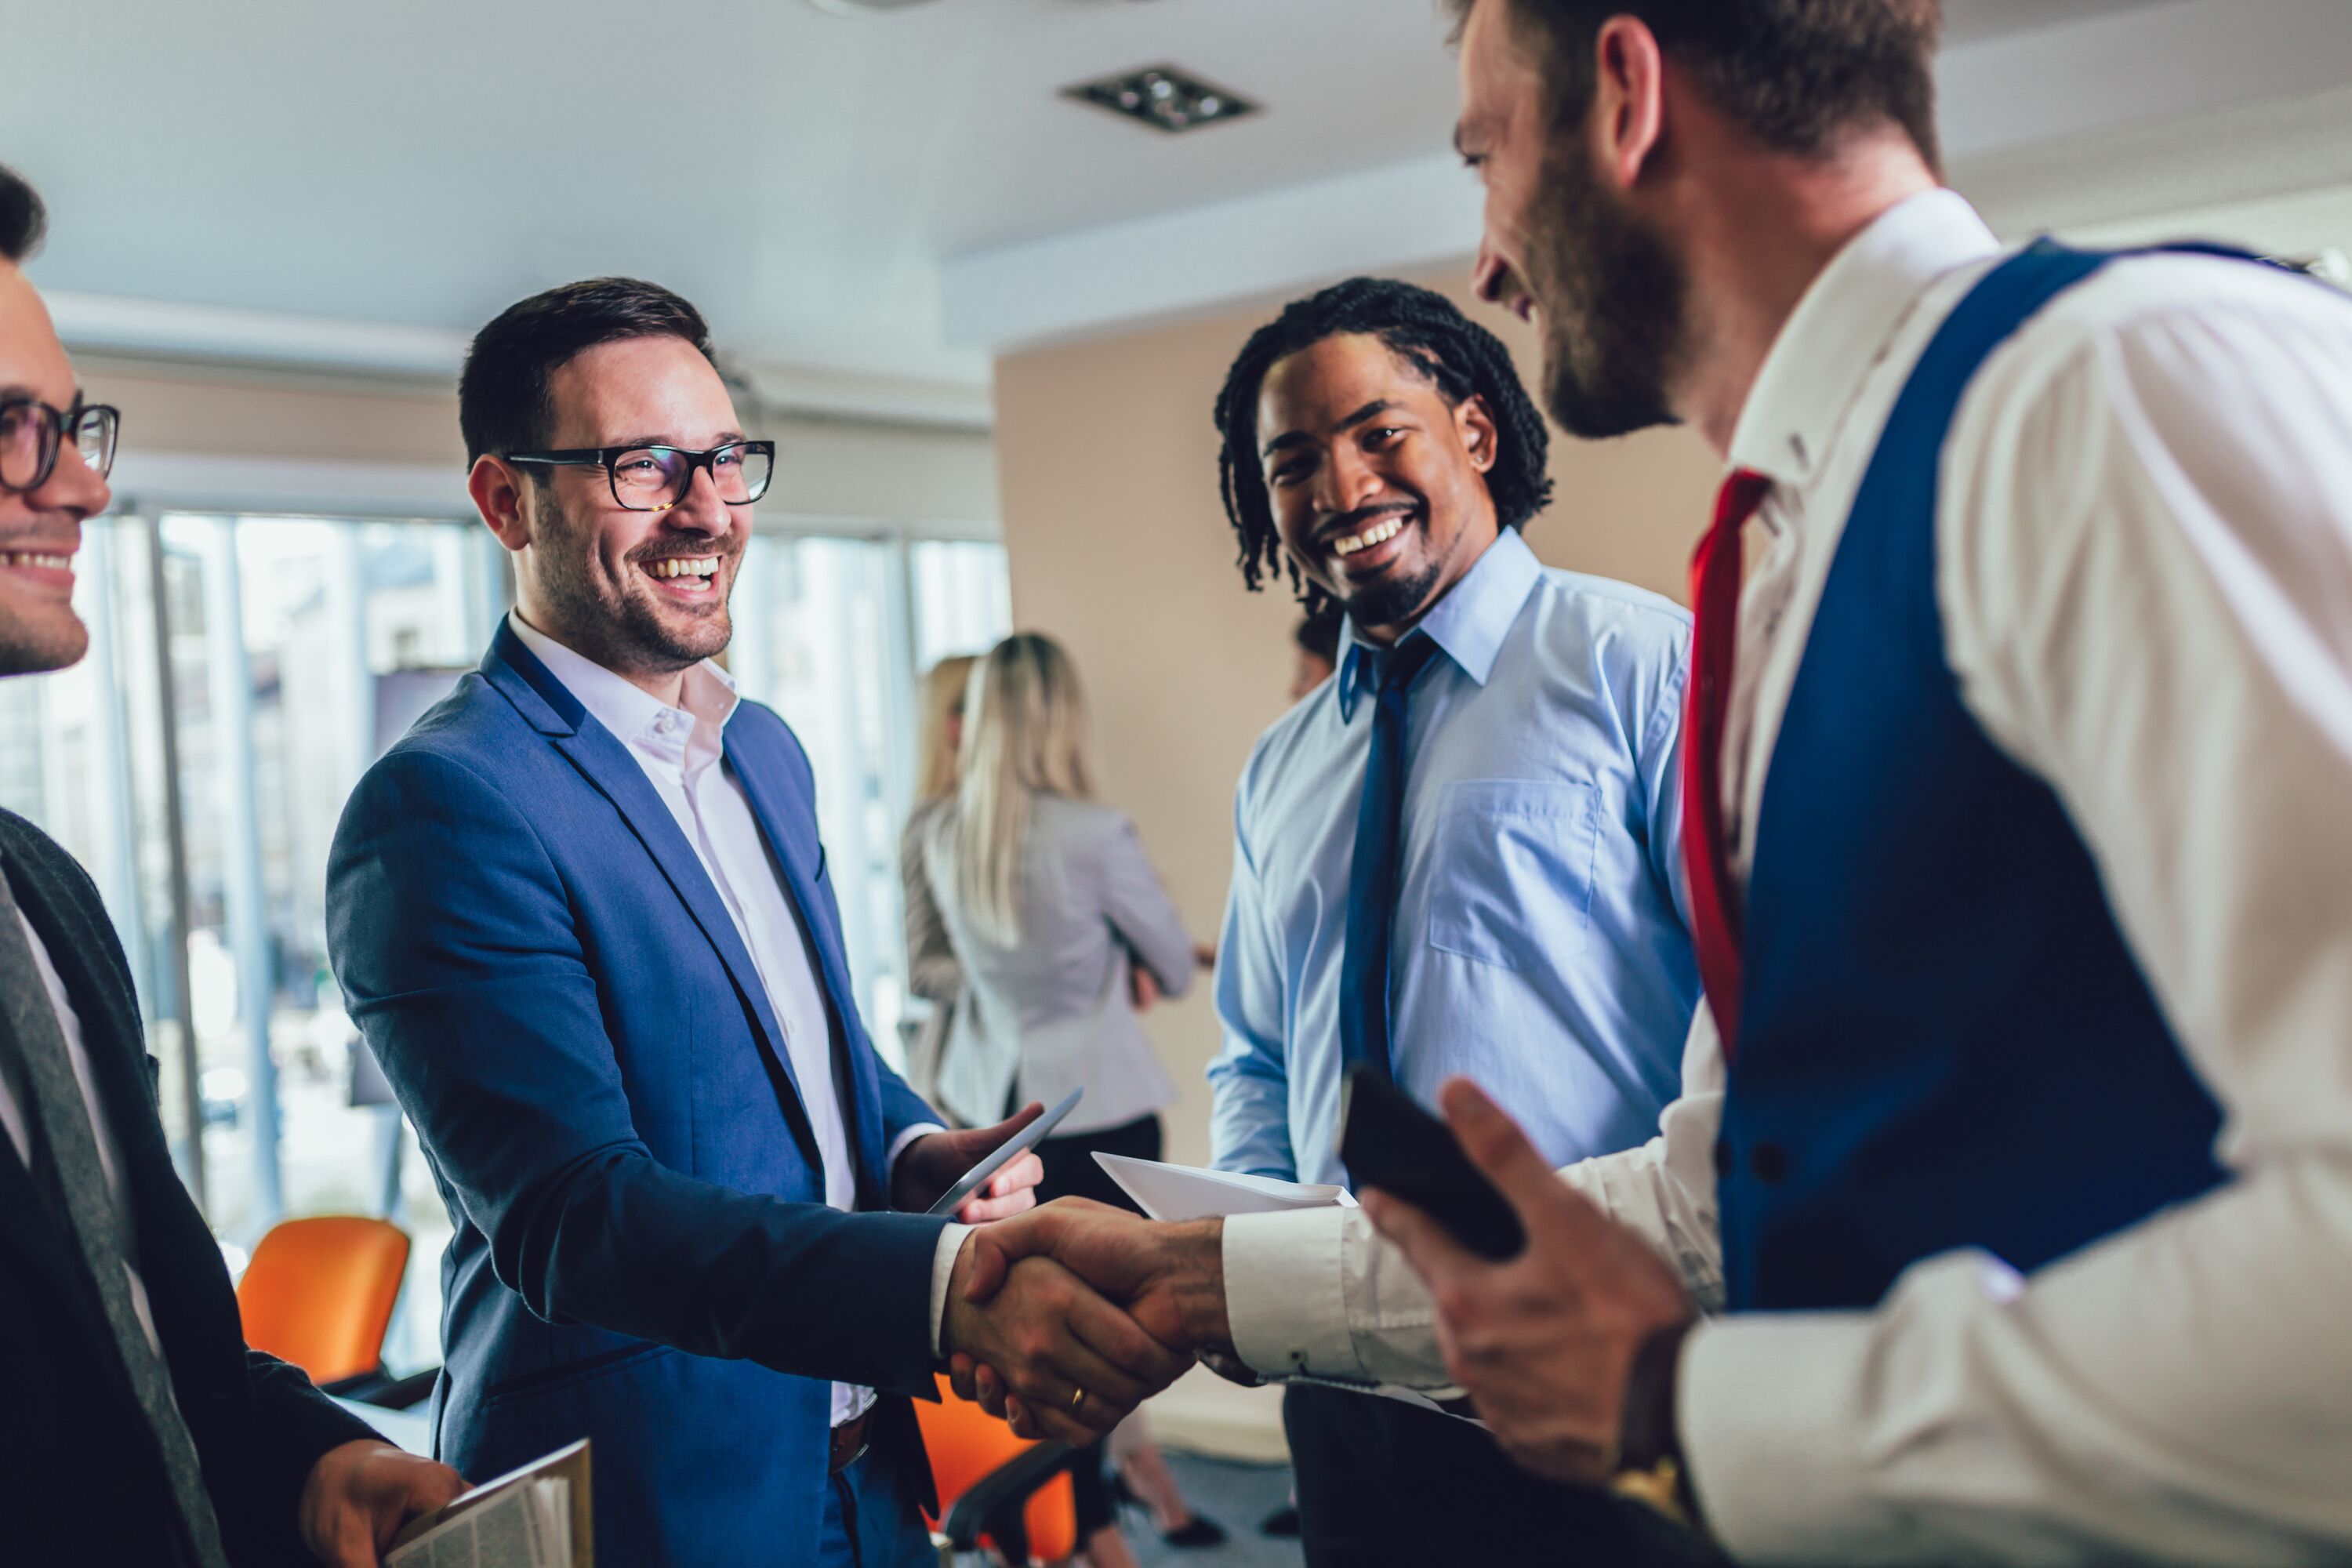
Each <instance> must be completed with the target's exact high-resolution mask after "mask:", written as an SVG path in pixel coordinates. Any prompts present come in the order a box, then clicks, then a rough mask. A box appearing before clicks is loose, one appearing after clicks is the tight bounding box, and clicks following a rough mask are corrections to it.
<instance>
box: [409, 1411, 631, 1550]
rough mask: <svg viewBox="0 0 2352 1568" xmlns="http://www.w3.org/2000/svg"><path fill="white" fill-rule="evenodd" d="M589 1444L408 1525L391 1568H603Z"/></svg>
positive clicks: (516, 1473)
mask: <svg viewBox="0 0 2352 1568" xmlns="http://www.w3.org/2000/svg"><path fill="white" fill-rule="evenodd" d="M589 1519H590V1498H589V1492H588V1439H586V1438H585V1437H583V1438H581V1439H580V1440H579V1441H578V1442H576V1443H572V1444H569V1445H567V1446H565V1447H561V1448H558V1449H556V1450H555V1452H553V1453H551V1454H550V1455H548V1456H547V1457H546V1458H542V1459H536V1460H533V1461H532V1462H531V1463H530V1464H528V1465H525V1466H523V1467H522V1468H520V1469H519V1470H509V1471H508V1472H507V1473H506V1474H505V1475H503V1476H500V1477H499V1478H498V1479H496V1480H493V1481H485V1482H483V1483H482V1484H481V1485H480V1486H478V1487H476V1488H475V1489H473V1490H471V1491H469V1492H467V1494H466V1495H465V1496H463V1497H461V1498H458V1499H457V1500H454V1501H452V1502H451V1503H449V1504H448V1505H447V1506H446V1507H444V1508H438V1509H436V1510H433V1511H432V1512H431V1513H428V1514H425V1515H422V1516H420V1517H419V1518H416V1519H413V1520H411V1521H408V1523H407V1525H406V1526H405V1527H404V1528H403V1529H402V1531H401V1532H400V1533H399V1534H398V1535H397V1536H395V1537H394V1538H393V1542H392V1550H391V1551H390V1552H385V1553H384V1558H383V1568H595V1557H596V1552H595V1542H594V1540H593V1531H592V1529H591V1527H590V1524H589Z"/></svg>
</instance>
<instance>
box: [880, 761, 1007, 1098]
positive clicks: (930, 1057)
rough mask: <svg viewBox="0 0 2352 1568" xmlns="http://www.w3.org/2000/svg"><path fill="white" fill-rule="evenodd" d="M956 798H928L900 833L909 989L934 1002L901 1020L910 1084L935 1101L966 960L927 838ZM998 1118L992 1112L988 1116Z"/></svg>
mask: <svg viewBox="0 0 2352 1568" xmlns="http://www.w3.org/2000/svg"><path fill="white" fill-rule="evenodd" d="M953 804H954V798H953V797H952V796H943V797H941V798H940V799H937V800H927V801H925V802H923V803H922V804H921V805H918V806H917V807H915V810H914V813H913V815H912V816H908V818H907V830H906V832H904V833H903V834H901V835H899V837H898V887H899V891H900V894H901V895H902V899H901V904H900V907H901V909H902V910H904V911H905V915H906V925H907V989H908V991H910V992H912V993H913V994H916V995H917V996H919V997H921V998H922V999H923V1000H924V1001H926V1002H929V1004H930V1005H931V1010H930V1011H929V1013H928V1014H926V1015H925V1016H923V1017H922V1019H921V1020H920V1021H919V1024H917V1025H916V1026H913V1027H911V1028H909V1027H908V1026H906V1025H903V1024H902V1025H900V1026H899V1027H900V1029H901V1031H902V1034H901V1038H902V1039H903V1040H904V1041H905V1044H906V1047H907V1087H908V1088H909V1089H913V1090H914V1091H915V1092H916V1093H917V1094H919V1095H921V1096H922V1097H923V1098H924V1099H925V1100H929V1101H930V1102H931V1103H932V1104H934V1105H936V1104H938V1103H939V1087H940V1061H941V1060H942V1059H944V1058H945V1055H946V1053H947V1051H948V1050H949V1049H950V1047H951V1046H952V1045H953V1043H954V1041H955V1038H956V1037H957V1035H958V1034H959V1033H960V1032H961V1031H960V1028H959V1026H960V1025H961V1024H962V1023H963V1022H964V1016H963V1015H964V1013H965V1011H966V1009H965V1007H964V1003H963V961H962V960H961V959H959V958H958V957H956V953H955V946H954V944H953V943H951V942H949V941H948V928H947V927H946V925H945V924H943V923H942V922H941V921H940V906H939V901H938V900H935V899H934V898H932V897H931V873H930V868H929V867H927V866H925V865H924V864H923V842H924V840H925V839H926V838H928V837H929V835H930V831H931V824H933V823H934V822H936V821H938V820H939V818H940V814H941V813H942V812H945V811H946V810H947V809H948V808H949V807H950V806H951V805H953ZM997 1120H999V1119H998V1118H996V1117H990V1118H989V1121H997Z"/></svg>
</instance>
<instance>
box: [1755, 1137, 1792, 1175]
mask: <svg viewBox="0 0 2352 1568" xmlns="http://www.w3.org/2000/svg"><path fill="white" fill-rule="evenodd" d="M1748 1169H1749V1170H1750V1171H1753V1172H1754V1173H1756V1179H1757V1180H1758V1181H1759V1182H1766V1183H1771V1182H1777V1181H1780V1179H1781V1178H1782V1177H1784V1176H1786V1175H1787V1174H1788V1173H1789V1152H1788V1151H1787V1150H1786V1149H1783V1148H1781V1147H1780V1145H1779V1144H1778V1143H1759V1144H1758V1145H1756V1147H1754V1148H1753V1149H1750V1150H1749V1151H1748Z"/></svg>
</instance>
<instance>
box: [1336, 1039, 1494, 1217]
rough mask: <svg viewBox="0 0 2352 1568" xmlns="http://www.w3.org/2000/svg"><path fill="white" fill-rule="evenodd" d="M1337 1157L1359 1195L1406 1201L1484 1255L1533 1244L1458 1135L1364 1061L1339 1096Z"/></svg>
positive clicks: (1357, 1066) (1352, 1074)
mask: <svg viewBox="0 0 2352 1568" xmlns="http://www.w3.org/2000/svg"><path fill="white" fill-rule="evenodd" d="M1339 1160H1340V1163H1343V1164H1345V1165H1346V1166H1347V1167H1348V1175H1349V1179H1350V1180H1351V1181H1353V1182H1354V1183H1355V1184H1356V1190H1357V1191H1359V1192H1361V1191H1362V1190H1363V1189H1365V1188H1366V1187H1378V1188H1380V1189H1381V1191H1382V1192H1384V1193H1388V1194H1392V1195H1394V1196H1396V1197H1400V1198H1402V1199H1403V1200H1404V1201H1405V1202H1407V1203H1409V1204H1411V1205H1412V1206H1413V1207H1415V1208H1417V1209H1419V1210H1421V1212H1422V1213H1423V1214H1425V1215H1429V1216H1430V1217H1431V1218H1432V1219H1434V1220H1435V1221H1437V1223H1438V1224H1440V1225H1442V1226H1444V1227H1445V1228H1446V1230H1447V1231H1449V1232H1450V1233H1452V1235H1453V1237H1454V1240H1456V1241H1458V1242H1460V1243H1461V1244H1462V1245H1463V1246H1465V1247H1468V1248H1469V1249H1470V1250H1471V1251H1473V1252H1475V1253H1476V1254H1477V1255H1478V1256H1479V1257H1481V1258H1490V1259H1492V1260H1494V1261H1495V1262H1497V1263H1500V1262H1502V1261H1504V1260H1505V1259H1507V1258H1517V1256H1518V1255H1519V1252H1520V1251H1521V1249H1522V1248H1524V1247H1526V1246H1527V1244H1528V1237H1527V1232H1526V1231H1525V1230H1523V1229H1521V1228H1520V1226H1519V1216H1518V1214H1517V1211H1515V1210H1514V1209H1513V1208H1512V1207H1511V1205H1510V1202H1509V1200H1507V1198H1505V1197H1504V1196H1503V1194H1501V1193H1500V1192H1498V1191H1496V1187H1495V1184H1494V1183H1492V1182H1490V1181H1488V1180H1487V1179H1486V1174H1485V1173H1484V1172H1482V1171H1480V1170H1479V1169H1478V1167H1477V1166H1475V1165H1474V1164H1472V1163H1470V1156H1469V1155H1467V1154H1465V1153H1464V1152H1462V1145H1461V1144H1460V1143H1459V1142H1456V1141H1455V1140H1454V1130H1453V1129H1452V1128H1450V1127H1448V1126H1446V1125H1445V1123H1444V1122H1443V1121H1439V1120H1438V1119H1437V1118H1436V1117H1434V1116H1433V1115H1431V1114H1430V1113H1429V1112H1428V1111H1427V1110H1423V1109H1422V1107H1421V1105H1420V1103H1419V1102H1418V1101H1416V1100H1414V1099H1413V1098H1412V1096H1411V1095H1409V1094H1407V1093H1405V1091H1404V1090H1402V1089H1399V1088H1397V1086H1396V1085H1394V1084H1393V1083H1391V1082H1390V1081H1389V1080H1388V1079H1385V1078H1383V1077H1381V1074H1379V1073H1378V1072H1376V1071H1374V1070H1373V1069H1372V1068H1370V1067H1367V1066H1366V1065H1364V1064H1363V1063H1361V1062H1359V1063H1357V1064H1356V1065H1355V1066H1354V1067H1352V1068H1349V1069H1348V1081H1347V1083H1346V1084H1345V1085H1344V1086H1343V1087H1342V1088H1341V1089H1340V1093H1339Z"/></svg>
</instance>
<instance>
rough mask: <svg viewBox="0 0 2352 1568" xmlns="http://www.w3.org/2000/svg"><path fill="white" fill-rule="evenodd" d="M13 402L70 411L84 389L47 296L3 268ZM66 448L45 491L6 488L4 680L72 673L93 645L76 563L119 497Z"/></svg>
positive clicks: (2, 394)
mask: <svg viewBox="0 0 2352 1568" xmlns="http://www.w3.org/2000/svg"><path fill="white" fill-rule="evenodd" d="M13 397H35V398H38V399H40V400H41V401H42V402H44V403H47V404H48V405H50V406H51V407H53V408H60V409H70V408H71V407H73V405H74V398H75V382H74V373H73V365H72V364H71V363H69V362H68V360H67V358H66V351H65V348H64V346H63V345H61V344H60V343H59V342H58V334H57V330H56V329H55V328H54V327H52V326H51V325H50V324H49V312H48V310H47V307H45V306H44V305H43V304H42V303H41V297H40V296H39V295H38V294H37V293H35V292H34V290H33V286H32V284H31V283H30V282H28V281H26V278H25V275H24V274H23V273H22V272H19V271H18V270H17V269H16V267H15V266H13V265H12V264H10V263H9V262H6V261H5V260H0V398H13ZM34 439H37V437H35V435H34V432H33V431H32V429H31V427H30V426H29V425H26V426H23V427H22V428H18V429H0V440H5V441H16V440H34ZM61 447H62V449H61V450H60V451H59V452H58V461H57V467H56V468H55V469H54V470H52V471H51V473H50V475H49V477H48V478H47V479H46V480H44V481H43V482H42V484H41V485H40V487H39V488H38V489H32V490H26V491H22V492H18V491H11V490H0V675H24V674H29V673H32V672H35V671H38V670H47V669H62V668H65V667H66V666H67V665H69V664H71V663H73V662H74V661H75V660H77V659H79V658H81V656H82V654H83V653H84V652H85V651H87V650H88V648H89V629H88V628H87V627H85V626H83V625H82V624H81V617H80V616H77V615H75V614H74V609H73V588H74V574H73V557H74V554H75V552H77V551H79V549H80V548H81V525H82V523H83V521H85V520H86V519H89V518H90V517H93V516H95V515H97V514H98V513H100V512H102V511H104V510H106V508H107V503H108V502H109V500H110V499H111V498H110V495H109V494H108V491H107V488H106V481H105V480H104V479H100V478H99V477H98V476H97V475H96V474H94V473H92V472H90V470H89V465H87V464H86V463H84V462H83V461H82V459H81V454H80V452H79V450H78V449H77V448H76V447H75V445H74V443H73V441H72V440H71V439H68V440H66V441H64V442H63V443H62V444H61Z"/></svg>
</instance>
